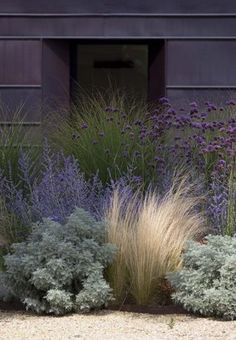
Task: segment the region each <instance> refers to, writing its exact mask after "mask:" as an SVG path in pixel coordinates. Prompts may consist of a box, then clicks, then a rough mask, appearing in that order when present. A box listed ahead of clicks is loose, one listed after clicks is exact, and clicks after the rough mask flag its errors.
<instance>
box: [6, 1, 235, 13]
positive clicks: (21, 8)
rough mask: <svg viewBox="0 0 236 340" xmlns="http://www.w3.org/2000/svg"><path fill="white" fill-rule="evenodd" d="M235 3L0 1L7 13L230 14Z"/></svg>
mask: <svg viewBox="0 0 236 340" xmlns="http://www.w3.org/2000/svg"><path fill="white" fill-rule="evenodd" d="M233 11H234V12H236V2H235V1H234V0H198V1H196V0H165V1H160V0H146V1H143V0H129V1H127V0H119V1H117V0H100V1H98V0H90V1H87V0H40V1H36V0H1V2H0V12H4V13H9V12H11V13H20V12H26V13H32V12H33V13H62V12H63V13H86V12H87V13H88V12H90V13H91V12H92V13H102V12H108V13H110V12H111V13H155V12H160V13H168V12H169V13H190V14H191V13H209V12H210V13H211V12H213V13H231V12H233Z"/></svg>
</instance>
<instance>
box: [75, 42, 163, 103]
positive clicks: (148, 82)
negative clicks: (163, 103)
mask: <svg viewBox="0 0 236 340" xmlns="http://www.w3.org/2000/svg"><path fill="white" fill-rule="evenodd" d="M71 80H72V82H71V85H72V86H71V89H72V95H74V94H75V93H76V95H77V96H79V94H80V93H86V94H92V93H94V92H96V91H99V92H101V93H103V92H104V91H109V90H117V89H118V90H121V91H122V92H123V93H126V94H127V95H131V96H134V97H137V98H142V99H145V100H146V99H149V100H156V99H158V98H159V97H160V96H163V95H165V44H164V41H160V40H158V41H155V42H154V41H151V42H150V41H147V40H142V41H129V40H128V41H127V40H126V41H114V40H112V41H104V40H102V41H86V42H85V41H74V42H73V43H72V45H71Z"/></svg>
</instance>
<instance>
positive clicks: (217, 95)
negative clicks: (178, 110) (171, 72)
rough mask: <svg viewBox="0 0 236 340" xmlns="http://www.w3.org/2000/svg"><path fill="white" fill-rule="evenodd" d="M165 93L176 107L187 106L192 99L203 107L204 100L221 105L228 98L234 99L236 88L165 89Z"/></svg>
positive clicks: (235, 97)
mask: <svg viewBox="0 0 236 340" xmlns="http://www.w3.org/2000/svg"><path fill="white" fill-rule="evenodd" d="M166 95H167V96H168V98H170V100H171V102H172V103H173V104H174V105H176V106H177V107H184V108H189V104H190V103H191V102H193V101H197V102H198V103H199V104H200V105H202V106H203V107H204V104H205V103H206V102H212V103H214V104H217V105H223V104H225V103H226V101H227V100H229V99H236V89H223V88H219V89H213V88H212V89H199V88H195V89H183V88H182V89H181V88H179V89H167V92H166Z"/></svg>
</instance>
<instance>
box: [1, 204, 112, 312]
mask: <svg viewBox="0 0 236 340" xmlns="http://www.w3.org/2000/svg"><path fill="white" fill-rule="evenodd" d="M104 232H105V228H104V224H103V223H102V222H96V221H95V219H94V218H93V217H92V216H91V215H90V214H89V213H88V212H85V211H84V210H83V209H79V208H78V209H76V210H75V212H74V213H73V214H72V215H70V217H69V218H68V220H67V221H66V223H65V224H60V223H58V222H55V221H52V220H50V219H44V220H43V222H40V223H36V224H34V225H33V229H32V233H31V235H30V236H29V237H28V239H27V240H26V241H25V242H21V243H16V244H13V245H12V252H11V253H10V254H8V255H6V256H5V265H6V272H5V273H4V278H5V282H6V283H7V285H8V287H9V288H10V290H11V293H12V294H13V295H14V296H15V297H16V298H18V299H20V301H21V302H23V303H24V304H25V305H26V308H27V309H30V310H33V311H34V312H36V313H49V314H50V313H51V314H56V315H62V314H65V313H68V312H72V311H74V312H87V311H89V310H91V309H97V308H101V307H103V306H104V305H106V304H107V303H108V301H109V300H110V299H111V298H112V294H111V289H110V287H109V285H108V283H107V282H106V281H105V279H104V276H103V271H104V269H105V268H106V267H107V265H108V264H110V263H111V262H112V259H113V256H114V254H115V247H114V246H112V245H110V244H108V243H105V242H104Z"/></svg>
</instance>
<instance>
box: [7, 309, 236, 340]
mask: <svg viewBox="0 0 236 340" xmlns="http://www.w3.org/2000/svg"><path fill="white" fill-rule="evenodd" d="M0 339H1V340H28V339H29V340H77V339H81V340H82V339H89V340H93V339H94V340H95V339H96V340H99V339H101V340H103V339H112V340H113V339H127V340H139V339H140V340H141V339H142V340H144V339H155V340H175V339H181V340H182V339H188V340H215V339H222V340H223V339H224V340H229V339H230V340H236V321H232V322H231V321H230V322H223V321H216V320H211V319H205V318H194V317H190V316H183V315H168V316H158V315H147V314H134V313H127V312H110V311H102V312H99V313H97V314H90V315H69V316H64V317H46V316H35V315H32V314H28V313H23V312H17V313H12V312H1V311H0Z"/></svg>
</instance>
